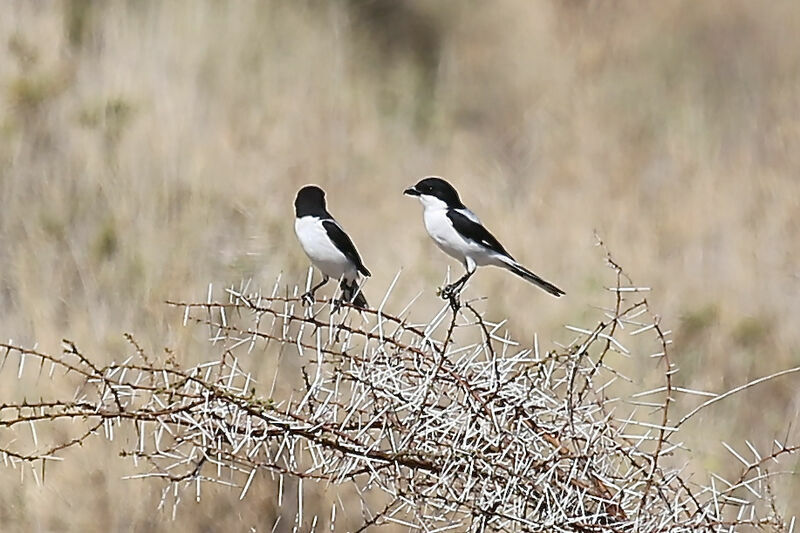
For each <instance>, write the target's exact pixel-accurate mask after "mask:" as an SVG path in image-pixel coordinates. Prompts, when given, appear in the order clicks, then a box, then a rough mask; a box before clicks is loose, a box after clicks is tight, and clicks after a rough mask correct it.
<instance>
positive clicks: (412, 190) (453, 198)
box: [403, 176, 464, 208]
mask: <svg viewBox="0 0 800 533" xmlns="http://www.w3.org/2000/svg"><path fill="white" fill-rule="evenodd" d="M403 194H407V195H409V196H419V197H420V199H423V198H424V197H426V196H432V197H434V198H437V199H439V200H441V201H442V202H444V203H445V204H447V207H451V208H461V207H464V204H462V203H461V199H460V198H459V197H458V192H457V191H456V190H455V188H453V186H452V185H450V184H449V183H447V182H446V181H445V180H443V179H442V178H440V177H438V176H427V177H425V178H424V179H421V180H420V181H419V182H417V184H416V185H414V186H413V187H409V188H408V189H406V190H405V191H403Z"/></svg>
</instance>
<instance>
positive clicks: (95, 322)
mask: <svg viewBox="0 0 800 533" xmlns="http://www.w3.org/2000/svg"><path fill="white" fill-rule="evenodd" d="M798 35H800V4H798V3H796V2H792V1H790V0H782V1H776V2H772V3H770V4H769V7H766V6H764V5H759V4H756V3H753V2H747V1H745V0H735V1H712V2H705V3H702V5H700V4H698V3H697V2H692V1H674V2H673V1H670V2H649V3H640V2H625V3H613V4H611V3H608V4H607V3H598V2H581V1H570V2H563V3H561V2H527V1H522V0H507V1H501V2H492V3H472V2H470V3H466V2H458V1H456V0H449V1H445V2H436V3H428V2H422V1H409V2H406V3H403V4H393V3H390V2H372V3H369V2H359V1H355V0H353V1H349V2H348V1H344V0H341V1H337V2H330V3H326V4H318V3H314V2H305V1H300V2H277V1H267V2H235V3H220V2H205V3H195V2H148V3H139V2H128V3H123V2H108V3H91V2H84V1H81V0H73V1H71V2H24V1H14V2H7V3H4V4H3V5H2V6H1V7H0V36H1V37H2V41H1V42H0V201H2V209H1V210H0V324H2V326H0V336H1V337H3V338H5V339H7V338H13V339H14V340H16V341H18V342H24V343H29V344H33V343H34V342H39V343H40V344H41V345H42V346H44V347H46V348H47V349H50V350H52V349H57V347H58V343H59V341H60V339H61V338H62V337H69V338H71V339H72V340H74V341H75V342H76V343H78V344H79V345H80V346H82V347H83V349H84V350H85V351H86V352H89V353H96V354H103V353H107V354H108V357H109V358H112V357H118V356H119V354H120V352H121V351H124V349H125V348H123V346H124V339H123V338H122V332H125V331H130V332H132V333H134V334H135V335H136V337H137V339H138V340H139V341H140V342H141V343H142V344H143V345H145V346H146V347H147V348H148V349H150V350H153V351H155V352H158V351H159V350H161V349H162V348H163V347H164V346H168V347H171V348H173V349H175V351H176V353H177V354H178V355H177V357H178V358H181V359H182V360H184V361H185V362H187V363H193V362H197V361H200V360H202V358H203V354H204V352H203V349H202V344H198V343H194V344H190V342H191V341H192V339H191V338H190V337H192V335H191V334H190V333H191V332H188V331H186V330H185V329H183V328H181V326H180V316H179V313H176V311H175V310H173V309H169V308H168V307H166V306H165V305H163V300H164V299H166V298H176V299H202V298H203V297H204V295H205V292H206V288H207V285H208V283H209V282H213V283H215V284H216V285H218V286H219V285H224V284H231V283H234V284H238V283H239V281H240V280H241V279H247V278H250V277H252V278H253V279H254V283H256V284H258V285H264V286H266V285H270V284H271V283H272V282H273V280H274V278H275V276H276V275H278V273H279V272H283V273H284V278H283V279H284V280H285V281H287V282H300V281H301V280H303V279H304V276H305V269H306V265H307V262H306V260H305V259H304V257H303V256H302V252H301V251H300V250H299V248H298V246H297V245H296V243H295V238H294V235H293V231H292V226H291V216H292V211H291V202H292V199H293V197H294V193H295V191H296V190H297V188H298V187H299V186H301V185H302V184H305V183H308V182H315V183H318V184H320V185H322V186H323V187H325V188H326V189H327V190H328V191H329V194H328V197H329V203H330V208H331V210H332V212H333V213H334V215H336V216H337V218H338V219H339V220H340V221H341V222H342V224H343V225H344V226H345V228H347V229H348V230H349V231H350V232H351V234H352V235H353V238H354V240H355V242H356V243H357V244H358V246H359V248H360V250H361V252H362V255H363V256H364V258H365V261H366V263H367V265H368V266H369V267H370V269H371V270H372V272H373V274H374V276H373V278H372V279H371V280H370V282H369V284H368V285H367V288H366V293H367V295H368V296H370V295H374V296H373V299H375V298H376V297H377V296H376V295H380V294H382V293H383V292H384V290H385V288H386V286H387V285H388V284H389V283H390V281H391V280H392V278H393V277H394V275H395V274H396V272H397V269H398V267H401V268H402V269H403V273H402V275H401V278H400V282H399V288H398V291H400V293H401V294H403V295H404V296H405V297H406V298H408V297H410V296H412V295H413V294H415V293H416V292H418V291H420V290H424V291H425V294H424V295H423V297H422V305H423V306H428V307H430V308H432V307H433V306H434V305H438V304H437V303H436V301H435V295H434V291H433V288H434V287H435V285H436V284H438V283H440V281H441V279H442V276H443V275H444V272H445V268H446V265H451V266H453V267H454V268H455V269H456V270H455V272H456V273H460V270H459V269H460V267H458V266H456V265H454V264H452V263H451V262H450V260H449V259H447V258H446V257H445V256H444V255H442V254H441V253H440V252H438V251H437V250H435V248H434V246H433V244H432V243H431V242H429V240H428V239H427V237H426V236H425V234H424V232H423V229H422V227H421V224H420V208H419V206H418V205H416V203H415V202H413V201H412V200H410V199H408V198H404V197H403V196H402V195H401V191H402V189H403V187H404V186H406V185H408V184H410V183H412V182H414V181H415V180H416V179H418V178H419V177H421V176H423V175H426V174H440V175H444V176H447V177H448V178H450V179H451V180H452V181H453V182H454V183H455V184H456V186H457V187H458V188H459V189H460V191H461V192H462V196H463V198H464V200H465V201H466V203H468V204H469V205H470V206H471V207H472V208H473V209H474V210H475V211H476V212H478V213H479V214H480V215H481V217H482V218H483V220H484V221H485V222H486V223H487V225H489V227H490V228H493V229H494V231H495V233H496V234H497V235H498V237H500V239H501V240H502V241H503V242H504V244H506V245H507V248H508V249H509V250H510V251H511V252H512V253H514V254H515V255H516V256H517V257H518V259H520V260H521V261H522V262H524V263H525V264H527V265H529V266H531V267H532V268H533V269H534V270H535V271H537V272H539V273H541V274H542V275H543V276H545V277H546V278H548V279H551V280H553V281H554V282H556V283H557V284H558V285H560V286H561V287H563V288H564V289H565V290H566V291H567V296H566V297H565V298H562V299H561V300H558V301H556V300H553V299H551V298H549V297H548V296H547V295H545V294H544V293H542V292H539V291H537V290H536V289H534V288H531V287H527V286H525V285H524V284H523V282H521V281H520V280H517V279H514V278H512V277H510V276H509V275H507V274H506V273H503V272H498V271H492V270H487V271H481V273H480V274H479V275H478V276H477V277H476V278H474V280H473V281H472V282H471V286H470V287H469V289H468V291H469V293H470V294H473V295H482V294H486V295H490V296H489V301H488V303H487V307H488V309H489V312H490V316H494V317H502V316H509V318H510V323H509V328H510V330H511V331H513V332H514V333H515V336H517V337H518V338H521V339H530V338H531V336H532V335H533V333H534V332H538V333H539V335H540V336H541V338H543V339H548V342H551V341H558V340H566V339H568V338H569V335H568V333H567V332H565V331H564V330H563V329H561V328H560V325H561V324H564V323H581V319H582V317H583V316H585V313H586V310H587V308H588V306H590V305H592V304H602V303H604V302H606V301H607V300H608V297H607V295H604V291H603V289H602V285H603V283H606V282H607V281H608V280H607V279H606V276H607V273H606V271H605V270H604V269H603V267H602V265H601V261H600V257H601V255H600V254H599V253H598V252H597V250H596V249H595V248H593V246H592V244H593V237H592V232H593V230H595V229H596V230H597V231H598V232H599V233H600V234H601V235H602V236H603V238H604V239H605V240H606V241H607V242H608V243H609V244H610V246H611V247H612V249H613V250H614V252H615V254H616V257H617V259H618V260H619V261H620V262H621V263H622V264H624V265H625V267H626V269H627V270H628V271H629V272H631V273H633V274H634V276H635V278H636V281H638V282H641V283H644V284H648V285H651V286H652V287H653V289H654V294H653V296H652V298H651V299H652V301H653V302H654V307H655V308H657V309H661V310H662V311H663V317H664V321H665V324H667V325H668V327H670V328H672V329H673V330H674V331H675V339H676V342H675V358H676V359H677V362H678V364H679V365H680V366H681V368H682V373H681V374H680V375H679V378H678V379H679V383H680V384H681V385H684V386H689V387H694V388H701V389H710V390H715V391H721V390H724V389H726V388H730V387H732V386H734V385H736V384H739V383H742V382H744V381H746V380H747V379H748V378H752V377H756V376H759V375H763V374H767V373H769V372H772V371H775V370H777V369H779V368H783V367H788V366H791V365H796V364H798V362H800V351H799V350H798V348H797V346H798V343H799V342H800V332H798V329H797V318H796V317H797V316H798V313H800V246H798V242H800V237H798V235H799V234H800V177H798V170H800V142H798V141H800V90H798V88H800V46H798V44H800V43H799V42H798V37H797V36H798ZM520 310H524V311H523V312H520ZM200 333H202V332H200ZM197 336H202V335H201V334H198V335H195V337H197ZM195 340H196V339H195ZM185 346H192V350H191V351H182V350H181V347H185ZM269 356H270V354H264V355H263V357H265V358H266V357H269ZM617 363H618V364H619V365H621V366H622V367H623V368H625V369H626V370H628V371H630V373H633V374H637V375H640V376H644V374H646V373H647V371H648V370H649V369H651V368H652V366H651V365H650V364H649V362H648V364H647V365H646V367H644V368H646V370H642V368H643V366H642V365H641V364H640V362H639V361H618V362H617ZM254 364H256V365H268V364H269V361H268V359H267V360H262V361H261V362H254ZM266 371H267V370H264V372H266ZM13 374H15V373H14V372H8V371H4V372H3V375H2V378H0V384H1V385H2V392H0V401H2V399H3V398H5V397H6V395H7V394H12V395H16V396H19V395H20V394H25V395H28V396H31V397H38V396H40V395H47V394H51V393H54V392H57V391H49V390H47V381H46V380H45V381H39V380H36V379H33V377H32V378H31V379H26V380H22V381H18V380H16V376H15V375H13ZM34 377H35V376H34ZM797 390H798V388H797V383H796V381H794V382H792V381H791V380H790V379H787V380H784V381H779V382H774V383H772V384H770V385H767V386H764V387H762V388H760V389H755V390H752V391H750V392H748V393H745V394H744V395H742V396H741V397H739V398H734V399H732V400H731V401H730V402H728V403H726V404H724V405H719V406H717V407H714V408H712V409H711V410H709V411H708V412H707V413H705V414H704V415H703V416H699V417H698V418H697V420H696V421H694V422H692V423H691V424H692V426H691V427H692V428H694V430H696V432H695V433H694V437H695V438H694V439H692V442H688V443H687V445H688V446H689V447H690V448H692V449H693V450H696V451H697V454H698V467H705V468H713V469H719V470H725V468H726V463H727V462H729V461H730V455H726V453H727V452H725V451H724V450H723V449H722V448H721V446H720V444H719V441H720V440H726V441H733V442H741V439H743V438H745V437H747V438H751V439H753V440H755V441H756V442H759V443H768V442H769V441H770V439H771V438H773V437H777V436H780V437H781V438H782V436H783V435H785V434H786V432H787V431H788V426H789V422H791V421H794V420H795V419H796V418H797V413H798V408H799V407H800V403H799V401H800V396H799V395H798V393H797ZM793 429H794V428H793ZM794 434H795V436H796V435H797V432H796V429H795V430H794ZM87 448H91V449H82V450H80V451H79V452H72V453H70V454H69V461H67V462H66V463H64V464H60V465H55V466H52V467H51V466H49V467H48V472H47V483H46V484H45V485H44V486H43V487H37V486H35V484H33V483H30V482H29V480H27V481H26V482H25V483H19V482H18V481H17V479H18V476H19V472H18V471H11V470H6V469H3V470H0V476H1V477H0V479H2V480H3V482H2V484H1V485H0V486H2V489H0V523H2V524H3V530H8V531H27V530H40V531H156V530H164V531H166V530H174V529H175V528H176V527H178V528H179V529H180V530H186V531H195V530H196V531H204V530H221V529H224V528H233V529H235V530H244V529H246V528H247V527H250V526H252V527H256V528H257V530H259V531H261V530H264V529H265V528H267V529H269V527H271V524H272V522H273V519H274V516H275V513H276V512H279V511H276V509H275V497H274V496H275V495H274V493H273V492H272V488H271V486H270V485H268V484H267V483H264V485H263V487H261V488H260V489H259V490H251V492H250V494H249V496H248V498H247V499H246V500H245V501H244V502H239V501H238V492H236V491H228V490H216V491H212V492H207V493H206V494H205V495H204V499H203V504H202V505H195V504H193V503H188V502H187V503H185V504H184V506H183V507H181V508H179V511H178V514H177V520H178V522H177V523H172V522H168V521H167V518H168V515H167V514H159V513H158V512H157V511H155V505H156V504H157V501H158V490H157V487H156V485H155V484H154V483H149V482H137V481H121V480H120V478H121V476H123V475H125V474H126V473H130V472H131V468H130V466H129V465H128V464H127V463H125V462H124V461H122V460H120V459H118V458H116V457H115V454H116V453H117V452H118V447H117V446H116V445H109V444H108V443H106V442H103V441H101V440H97V441H95V443H94V444H93V445H92V446H91V447H87ZM797 487H798V485H797V484H796V483H795V484H794V485H791V486H788V487H787V493H786V494H787V498H786V501H788V502H791V501H796V500H797V496H798V489H797ZM189 499H191V498H189ZM791 505H796V503H792V504H790V510H791ZM794 512H795V513H797V512H800V510H798V509H797V508H795V509H794ZM355 514H356V515H357V511H355Z"/></svg>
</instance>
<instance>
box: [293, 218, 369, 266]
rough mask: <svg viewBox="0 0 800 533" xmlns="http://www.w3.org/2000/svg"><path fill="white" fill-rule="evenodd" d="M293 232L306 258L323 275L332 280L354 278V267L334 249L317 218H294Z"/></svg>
mask: <svg viewBox="0 0 800 533" xmlns="http://www.w3.org/2000/svg"><path fill="white" fill-rule="evenodd" d="M294 232H295V233H296V234H297V239H298V240H299V241H300V246H302V247H303V250H304V251H305V253H306V255H307V256H308V258H309V259H311V262H312V263H313V264H314V266H315V267H317V268H318V269H319V270H320V271H321V272H322V273H323V274H325V275H326V276H330V277H332V278H334V279H339V278H341V277H342V276H345V277H346V278H348V279H352V278H355V277H356V268H355V265H353V264H352V263H351V262H350V260H349V259H348V258H347V256H345V255H344V254H343V253H342V252H340V251H339V249H338V248H336V246H335V245H334V244H333V242H332V241H331V239H330V238H329V237H328V232H327V231H325V228H324V227H323V225H322V221H321V220H320V219H319V218H317V217H313V216H305V217H301V218H296V219H295V221H294Z"/></svg>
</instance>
